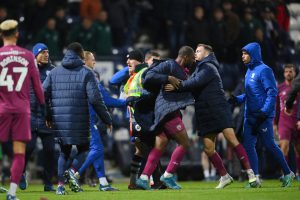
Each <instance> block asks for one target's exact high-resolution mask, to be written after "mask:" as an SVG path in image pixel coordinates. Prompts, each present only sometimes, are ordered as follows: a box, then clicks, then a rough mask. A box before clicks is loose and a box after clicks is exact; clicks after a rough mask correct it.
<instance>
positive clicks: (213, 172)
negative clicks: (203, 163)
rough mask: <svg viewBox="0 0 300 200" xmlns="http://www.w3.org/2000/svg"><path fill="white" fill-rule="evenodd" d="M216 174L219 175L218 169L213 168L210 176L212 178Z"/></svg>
mask: <svg viewBox="0 0 300 200" xmlns="http://www.w3.org/2000/svg"><path fill="white" fill-rule="evenodd" d="M216 174H217V171H216V168H211V169H210V176H211V177H215V176H216Z"/></svg>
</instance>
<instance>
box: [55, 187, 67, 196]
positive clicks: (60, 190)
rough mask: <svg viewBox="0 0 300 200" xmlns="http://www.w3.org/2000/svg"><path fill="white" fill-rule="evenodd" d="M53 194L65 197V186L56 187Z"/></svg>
mask: <svg viewBox="0 0 300 200" xmlns="http://www.w3.org/2000/svg"><path fill="white" fill-rule="evenodd" d="M55 193H56V194H57V195H65V194H66V189H65V186H63V185H59V186H58V187H57V189H56V192H55Z"/></svg>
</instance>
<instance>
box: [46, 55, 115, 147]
mask: <svg viewBox="0 0 300 200" xmlns="http://www.w3.org/2000/svg"><path fill="white" fill-rule="evenodd" d="M43 88H44V92H45V98H46V101H47V107H50V108H51V116H52V122H53V123H54V131H55V133H56V137H57V138H58V141H59V142H60V143H62V144H86V143H88V142H89V130H90V129H89V109H88V102H89V103H90V104H91V105H92V106H93V108H94V110H95V111H96V113H97V114H98V115H99V117H100V119H101V120H102V121H103V122H104V123H105V124H111V123H112V120H111V116H110V114H109V113H108V110H107V108H106V106H105V104H104V102H103V98H102V95H101V93H100V91H99V89H98V86H97V81H96V79H95V76H94V74H93V72H92V71H91V70H90V69H88V68H87V67H85V66H84V63H83V60H82V59H81V58H80V57H79V56H78V55H77V54H75V53H74V52H73V51H67V53H66V54H65V56H64V58H63V60H62V66H59V67H56V68H55V69H53V70H52V71H51V72H50V74H49V75H48V77H47V78H46V80H45V82H44V84H43Z"/></svg>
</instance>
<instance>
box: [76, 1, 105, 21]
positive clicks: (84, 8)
mask: <svg viewBox="0 0 300 200" xmlns="http://www.w3.org/2000/svg"><path fill="white" fill-rule="evenodd" d="M101 11H102V3H101V0H81V2H80V16H81V18H88V19H90V20H95V19H97V17H98V14H99V13H100V12H101Z"/></svg>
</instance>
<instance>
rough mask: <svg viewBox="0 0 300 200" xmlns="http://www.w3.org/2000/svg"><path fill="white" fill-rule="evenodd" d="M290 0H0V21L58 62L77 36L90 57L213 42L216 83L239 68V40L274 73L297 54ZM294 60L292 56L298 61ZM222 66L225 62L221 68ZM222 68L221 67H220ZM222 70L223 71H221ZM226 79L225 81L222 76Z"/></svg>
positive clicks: (167, 52)
mask: <svg viewBox="0 0 300 200" xmlns="http://www.w3.org/2000/svg"><path fill="white" fill-rule="evenodd" d="M293 2H294V3H295V2H296V1H292V0H51V1H50V0H27V1H22V0H10V1H6V0H1V1H0V22H2V21H3V20H5V19H7V18H14V19H17V20H19V21H20V22H21V26H20V27H21V30H20V31H21V38H20V40H19V43H20V45H22V46H25V47H28V48H31V46H32V44H35V43H36V42H43V43H45V44H46V45H47V46H48V47H49V52H50V56H51V59H52V60H60V59H61V57H62V55H63V52H64V49H65V47H66V46H67V44H69V43H70V42H74V41H78V42H80V43H81V44H82V45H83V47H84V48H85V49H86V50H89V51H92V52H94V53H95V54H96V56H97V57H100V58H101V57H103V56H111V55H117V56H118V55H121V56H122V55H125V54H126V53H127V51H128V48H131V47H134V48H139V49H142V50H144V51H146V50H149V49H158V50H161V51H162V52H163V55H164V56H165V57H174V56H176V55H175V54H176V52H177V50H178V48H179V47H180V46H182V45H190V46H192V47H195V46H196V45H197V44H198V43H206V44H210V45H212V46H213V48H214V51H215V53H216V56H217V58H218V60H219V61H220V62H221V63H224V64H225V65H224V68H225V69H224V73H225V74H226V75H225V76H228V77H225V79H223V81H224V85H225V88H226V89H229V90H233V89H234V88H233V86H234V85H236V84H234V83H231V81H230V79H231V75H230V74H235V77H236V75H237V74H238V75H240V76H241V77H242V75H241V74H243V71H241V69H239V68H238V67H237V66H236V64H238V63H240V60H241V59H240V55H241V54H240V49H241V47H242V46H243V45H245V44H247V43H249V42H253V41H257V42H258V43H259V44H260V45H261V47H262V52H263V59H264V61H265V63H266V64H268V65H269V66H271V67H272V68H273V70H274V71H275V74H276V76H277V77H278V78H280V77H279V76H280V74H281V73H280V68H282V67H281V66H280V63H284V62H292V61H293V60H295V59H296V60H297V58H296V56H295V55H296V54H297V52H299V49H300V43H299V42H298V41H296V42H295V41H294V40H292V39H291V37H290V34H289V30H290V21H291V18H295V17H297V16H296V14H297V13H296V14H295V13H293V12H291V11H290V10H289V9H288V5H289V4H290V3H293ZM297 62H299V58H298V61H297ZM228 65H229V66H228ZM221 73H222V72H221ZM227 74H228V75H227ZM227 79H229V80H227Z"/></svg>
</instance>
